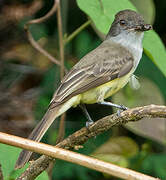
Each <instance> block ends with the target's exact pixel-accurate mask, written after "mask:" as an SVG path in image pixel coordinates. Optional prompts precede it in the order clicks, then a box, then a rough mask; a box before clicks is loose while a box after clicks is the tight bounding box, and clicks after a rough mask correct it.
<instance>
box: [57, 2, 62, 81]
mask: <svg viewBox="0 0 166 180" xmlns="http://www.w3.org/2000/svg"><path fill="white" fill-rule="evenodd" d="M57 20H58V34H59V49H60V61H61V80H62V79H63V76H64V44H63V30H62V16H61V6H60V2H59V3H58V6H57Z"/></svg>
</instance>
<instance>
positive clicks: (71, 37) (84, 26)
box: [64, 20, 92, 45]
mask: <svg viewBox="0 0 166 180" xmlns="http://www.w3.org/2000/svg"><path fill="white" fill-rule="evenodd" d="M91 22H92V21H91V20H88V21H86V22H85V23H84V24H82V25H81V26H80V27H79V28H77V29H76V30H75V31H74V32H72V34H70V35H69V36H68V37H65V39H64V44H65V45H66V44H67V43H69V42H70V41H71V40H72V39H73V38H74V37H75V36H76V35H77V34H79V33H80V32H81V31H82V30H83V29H85V28H86V27H87V26H89V25H90V24H91Z"/></svg>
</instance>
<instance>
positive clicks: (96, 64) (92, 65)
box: [51, 44, 133, 107]
mask: <svg viewBox="0 0 166 180" xmlns="http://www.w3.org/2000/svg"><path fill="white" fill-rule="evenodd" d="M132 67H133V56H132V55H131V53H130V52H129V51H127V50H126V49H125V48H123V47H119V45H118V46H117V47H116V45H113V46H111V45H106V44H102V45H101V46H99V47H98V48H96V49H95V50H93V51H92V52H90V53H89V54H88V55H86V56H84V57H83V58H82V59H81V60H80V61H79V62H78V63H77V64H76V65H75V66H74V67H73V68H72V69H71V70H70V72H69V73H68V74H67V75H66V76H65V77H64V79H63V81H62V82H61V84H60V86H59V88H58V89H57V91H56V92H55V94H54V97H53V99H52V101H51V107H54V106H56V105H58V104H61V103H63V102H65V101H66V100H68V99H70V98H71V97H73V96H75V95H78V94H80V93H83V92H85V91H87V90H89V89H91V88H95V87H97V86H100V85H102V84H105V83H107V82H109V81H111V80H113V79H116V78H118V77H121V76H124V75H125V74H127V73H128V72H130V70H131V69H132Z"/></svg>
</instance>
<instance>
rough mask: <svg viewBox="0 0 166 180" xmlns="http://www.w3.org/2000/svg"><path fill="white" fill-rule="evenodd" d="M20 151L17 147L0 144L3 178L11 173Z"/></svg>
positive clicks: (0, 162)
mask: <svg viewBox="0 0 166 180" xmlns="http://www.w3.org/2000/svg"><path fill="white" fill-rule="evenodd" d="M20 151H21V150H20V149H19V148H16V147H13V146H8V145H5V144H0V164H1V165H2V171H3V176H4V178H5V179H6V178H7V177H9V176H10V173H12V171H13V169H14V164H15V162H16V159H17V157H18V154H19V153H20Z"/></svg>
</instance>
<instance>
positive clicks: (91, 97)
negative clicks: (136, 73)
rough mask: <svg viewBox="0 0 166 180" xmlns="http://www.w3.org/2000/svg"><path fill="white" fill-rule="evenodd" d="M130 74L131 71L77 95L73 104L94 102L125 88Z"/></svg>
mask: <svg viewBox="0 0 166 180" xmlns="http://www.w3.org/2000/svg"><path fill="white" fill-rule="evenodd" d="M130 75H131V73H129V74H127V75H125V76H123V77H120V78H117V79H114V80H112V81H110V82H108V83H105V84H103V85H101V86H99V87H96V88H93V89H90V90H88V91H86V92H84V93H82V94H79V95H77V98H76V99H77V100H76V101H75V103H74V104H73V106H77V105H78V104H79V103H84V104H93V103H96V102H101V101H103V100H104V99H106V98H108V97H110V96H112V95H113V94H115V93H116V92H117V91H118V90H120V89H121V88H123V87H124V86H125V85H126V84H127V83H128V81H129V78H130Z"/></svg>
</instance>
